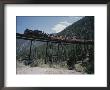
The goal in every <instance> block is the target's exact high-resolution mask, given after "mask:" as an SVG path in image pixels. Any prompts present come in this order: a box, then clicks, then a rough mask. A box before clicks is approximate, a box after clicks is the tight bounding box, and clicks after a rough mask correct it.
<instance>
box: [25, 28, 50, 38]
mask: <svg viewBox="0 0 110 90" xmlns="http://www.w3.org/2000/svg"><path fill="white" fill-rule="evenodd" d="M24 35H25V36H28V37H37V38H48V35H47V34H46V33H44V32H42V31H40V30H34V31H33V30H29V29H26V30H25V31H24Z"/></svg>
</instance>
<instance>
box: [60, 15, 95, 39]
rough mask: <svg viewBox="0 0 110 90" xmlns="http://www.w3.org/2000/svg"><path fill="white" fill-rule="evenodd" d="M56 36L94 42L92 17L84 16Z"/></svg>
mask: <svg viewBox="0 0 110 90" xmlns="http://www.w3.org/2000/svg"><path fill="white" fill-rule="evenodd" d="M58 35H63V36H65V35H66V36H70V37H72V36H76V38H79V39H87V40H94V16H86V17H84V18H82V19H80V20H79V21H77V22H75V23H73V24H72V25H70V26H68V27H66V28H65V29H64V30H63V31H61V32H59V33H58Z"/></svg>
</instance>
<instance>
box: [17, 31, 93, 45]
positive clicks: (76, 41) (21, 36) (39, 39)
mask: <svg viewBox="0 0 110 90" xmlns="http://www.w3.org/2000/svg"><path fill="white" fill-rule="evenodd" d="M16 38H17V39H24V40H36V41H42V42H54V43H71V44H94V40H81V39H75V40H71V39H70V40H61V39H48V38H47V39H46V38H37V37H28V36H26V35H24V34H19V33H16Z"/></svg>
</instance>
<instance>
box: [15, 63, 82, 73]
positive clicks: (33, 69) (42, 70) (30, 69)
mask: <svg viewBox="0 0 110 90" xmlns="http://www.w3.org/2000/svg"><path fill="white" fill-rule="evenodd" d="M17 74H82V73H81V72H76V71H75V70H67V69H56V68H48V67H29V66H25V65H23V64H22V63H17Z"/></svg>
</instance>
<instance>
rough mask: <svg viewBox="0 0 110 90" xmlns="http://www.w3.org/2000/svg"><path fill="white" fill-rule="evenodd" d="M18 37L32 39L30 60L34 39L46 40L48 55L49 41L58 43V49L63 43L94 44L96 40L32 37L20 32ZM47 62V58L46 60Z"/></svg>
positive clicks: (17, 34)
mask: <svg viewBox="0 0 110 90" xmlns="http://www.w3.org/2000/svg"><path fill="white" fill-rule="evenodd" d="M16 38H17V39H24V40H30V42H31V44H30V52H29V60H31V52H32V50H31V48H32V47H31V46H32V42H33V41H41V42H46V43H47V44H46V45H47V46H46V57H48V53H47V51H48V47H49V43H50V42H51V43H57V44H58V50H59V46H60V45H61V44H63V45H66V44H67V45H68V44H83V45H94V41H93V40H81V39H75V40H73V39H69V40H64V39H63V40H62V39H54V38H53V39H51V38H38V37H32V36H27V35H25V34H19V33H16ZM45 63H46V60H45Z"/></svg>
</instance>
